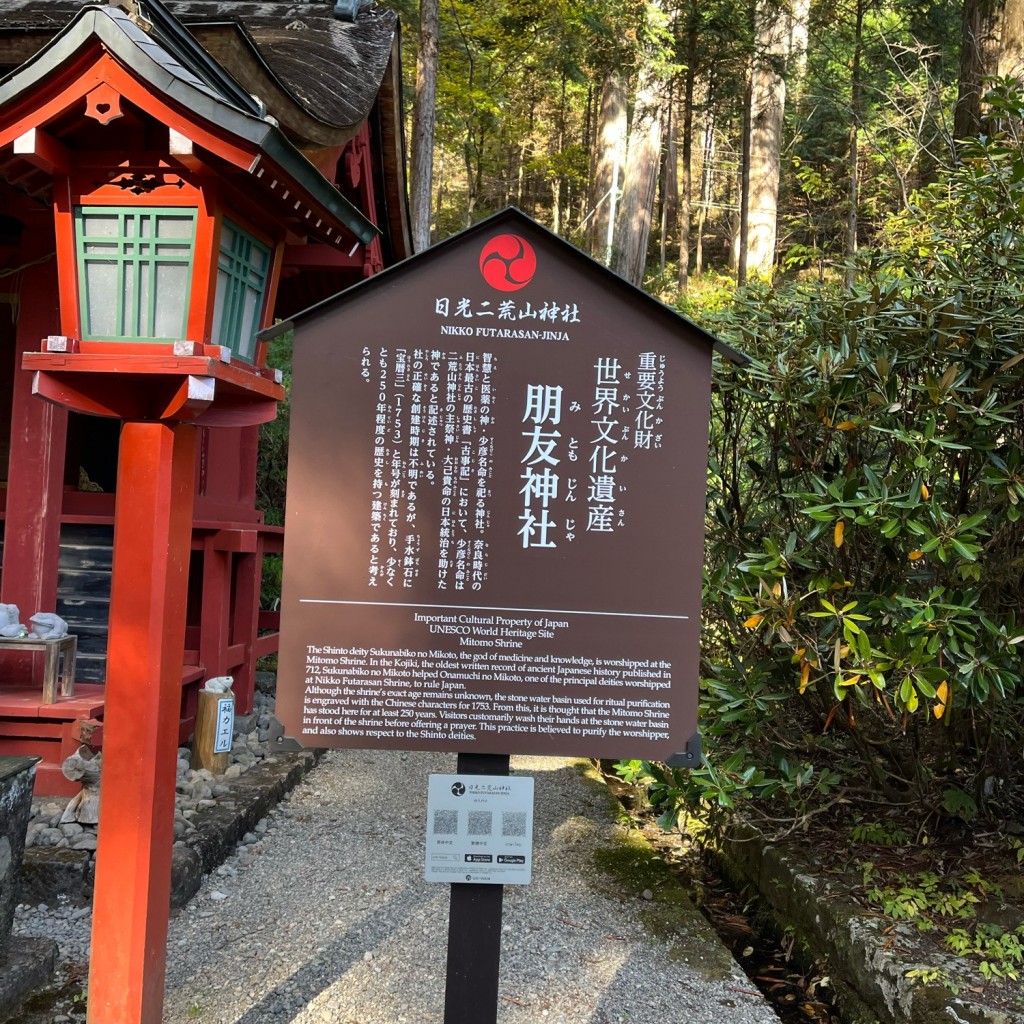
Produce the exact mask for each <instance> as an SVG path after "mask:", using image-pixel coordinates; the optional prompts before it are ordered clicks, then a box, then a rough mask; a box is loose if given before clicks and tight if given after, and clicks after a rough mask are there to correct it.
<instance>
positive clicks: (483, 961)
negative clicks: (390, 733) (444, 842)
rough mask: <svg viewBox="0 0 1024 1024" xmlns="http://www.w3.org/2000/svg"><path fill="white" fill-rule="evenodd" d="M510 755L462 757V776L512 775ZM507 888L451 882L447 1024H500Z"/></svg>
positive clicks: (445, 1015) (459, 770)
mask: <svg viewBox="0 0 1024 1024" xmlns="http://www.w3.org/2000/svg"><path fill="white" fill-rule="evenodd" d="M508 763H509V757H508V755H507V754H459V759H458V766H457V769H456V770H457V772H458V774H459V775H508ZM504 893H505V887H504V886H503V885H488V884H486V883H479V882H453V883H452V892H451V904H450V911H449V917H448V972H447V976H446V982H445V993H444V1024H496V1022H497V1019H498V968H499V966H500V961H501V906H502V899H503V897H504Z"/></svg>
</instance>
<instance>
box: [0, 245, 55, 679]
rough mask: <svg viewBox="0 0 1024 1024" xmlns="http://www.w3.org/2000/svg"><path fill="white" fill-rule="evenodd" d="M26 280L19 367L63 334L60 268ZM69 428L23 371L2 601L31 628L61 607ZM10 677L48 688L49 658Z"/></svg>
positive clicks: (17, 665)
mask: <svg viewBox="0 0 1024 1024" xmlns="http://www.w3.org/2000/svg"><path fill="white" fill-rule="evenodd" d="M50 244H51V245H52V241H51V243H50ZM22 275H23V276H22V281H21V289H20V292H19V295H20V296H21V298H22V300H23V301H22V304H21V307H20V310H19V315H18V334H17V341H16V359H15V365H16V366H20V365H21V357H22V354H23V353H25V352H36V351H38V350H39V345H40V341H41V339H42V338H45V337H46V336H47V335H48V334H54V333H56V332H57V331H58V330H59V329H60V311H59V309H58V305H57V268H56V266H55V264H54V263H53V262H52V261H50V262H47V263H40V264H37V265H36V266H30V267H27V268H26V269H25V270H24V271H22ZM67 422H68V412H67V409H62V408H61V407H59V406H56V405H52V404H51V403H49V402H40V401H39V399H38V398H36V397H35V396H34V395H33V394H32V374H31V373H29V372H27V371H25V370H17V371H15V374H14V394H13V396H12V403H11V456H10V463H9V471H8V479H7V523H6V527H5V531H4V571H3V577H2V585H0V601H2V602H3V603H4V604H16V605H17V606H18V609H19V610H20V612H21V621H22V622H25V623H27V622H28V620H29V616H31V615H35V613H36V612H52V611H56V607H57V565H58V562H59V559H60V512H61V502H62V501H63V498H64V450H65V447H66V441H67ZM33 666H35V672H34V673H33ZM33 675H34V678H33ZM4 677H5V679H6V680H7V681H8V682H19V683H23V684H25V685H28V684H30V683H37V684H38V685H39V686H42V683H43V659H42V656H33V655H31V654H23V655H20V656H18V657H17V658H11V657H7V658H5V660H4Z"/></svg>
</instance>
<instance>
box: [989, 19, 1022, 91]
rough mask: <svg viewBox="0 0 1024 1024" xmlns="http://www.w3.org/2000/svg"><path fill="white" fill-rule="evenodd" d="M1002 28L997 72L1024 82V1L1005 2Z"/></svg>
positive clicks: (1002, 75)
mask: <svg viewBox="0 0 1024 1024" xmlns="http://www.w3.org/2000/svg"><path fill="white" fill-rule="evenodd" d="M1000 27H1001V32H1000V34H999V61H998V67H997V68H996V71H997V73H998V74H999V75H1000V77H1006V76H1010V77H1011V78H1016V79H1017V81H1018V82H1020V81H1024V0H1004V3H1003V11H1002V18H1001V19H1000Z"/></svg>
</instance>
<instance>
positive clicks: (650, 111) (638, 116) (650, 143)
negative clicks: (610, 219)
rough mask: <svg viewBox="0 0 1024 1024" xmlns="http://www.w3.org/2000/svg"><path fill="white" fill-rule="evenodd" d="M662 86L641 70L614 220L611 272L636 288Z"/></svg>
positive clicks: (650, 203)
mask: <svg viewBox="0 0 1024 1024" xmlns="http://www.w3.org/2000/svg"><path fill="white" fill-rule="evenodd" d="M662 85H663V83H662V81H661V79H660V78H658V77H657V76H656V75H655V74H654V73H653V71H652V70H651V69H649V68H645V69H642V70H641V72H640V81H639V83H638V85H637V92H636V103H635V106H634V108H633V127H632V128H631V130H630V133H629V145H628V147H627V150H626V175H625V178H624V180H623V184H622V205H621V207H620V209H619V216H618V234H619V241H618V247H617V250H616V253H615V259H614V266H615V272H616V273H617V274H618V275H619V276H620V277H623V278H625V279H626V280H627V281H629V282H631V283H632V284H635V285H637V286H638V287H639V286H640V285H641V284H642V283H643V279H644V270H645V268H646V266H647V242H648V239H649V238H650V234H651V215H652V213H653V211H654V196H655V192H656V190H657V184H658V168H659V166H660V165H661V130H662V101H663V95H664V94H663V91H662Z"/></svg>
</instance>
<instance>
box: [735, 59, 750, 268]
mask: <svg viewBox="0 0 1024 1024" xmlns="http://www.w3.org/2000/svg"><path fill="white" fill-rule="evenodd" d="M750 97H751V81H750V79H749V78H748V79H747V87H746V89H745V90H744V94H743V130H742V131H741V133H740V187H739V193H740V216H739V225H738V234H739V245H738V246H737V248H736V284H737V285H738V286H739V287H740V288H742V287H743V286H744V285H745V284H746V283H747V252H748V245H747V242H748V239H749V237H750Z"/></svg>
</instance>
